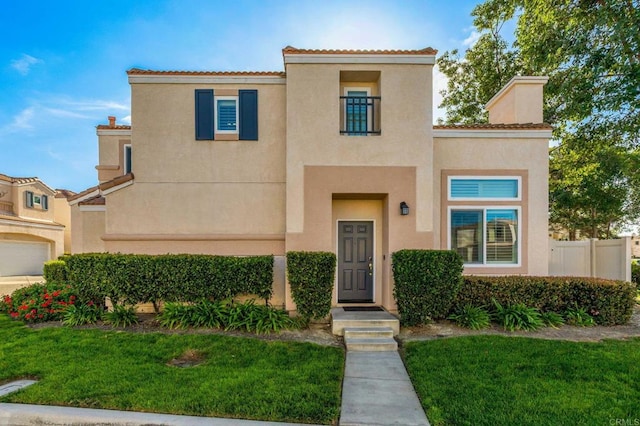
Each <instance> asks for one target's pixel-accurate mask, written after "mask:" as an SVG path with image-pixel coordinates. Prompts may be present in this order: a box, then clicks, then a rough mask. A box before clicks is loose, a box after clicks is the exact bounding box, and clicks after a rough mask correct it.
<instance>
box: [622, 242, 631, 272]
mask: <svg viewBox="0 0 640 426" xmlns="http://www.w3.org/2000/svg"><path fill="white" fill-rule="evenodd" d="M621 242H622V247H621V250H620V254H621V256H620V257H621V260H620V261H621V262H622V265H620V266H621V268H622V269H621V270H622V271H624V280H625V281H629V282H630V281H631V237H622V241H621Z"/></svg>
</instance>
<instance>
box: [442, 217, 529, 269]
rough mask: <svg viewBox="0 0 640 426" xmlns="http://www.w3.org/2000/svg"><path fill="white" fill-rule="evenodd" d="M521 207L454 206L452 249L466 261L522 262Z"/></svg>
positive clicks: (470, 262)
mask: <svg viewBox="0 0 640 426" xmlns="http://www.w3.org/2000/svg"><path fill="white" fill-rule="evenodd" d="M518 213H519V211H518V209H517V208H481V209H476V208H469V209H451V222H450V223H451V230H450V236H451V249H453V250H455V251H456V252H457V253H458V254H459V255H460V256H462V259H463V261H464V262H465V263H469V264H479V265H485V264H486V265H490V264H518V263H519V259H518V243H519V238H518V232H519V231H518V229H519V226H518V216H519V214H518Z"/></svg>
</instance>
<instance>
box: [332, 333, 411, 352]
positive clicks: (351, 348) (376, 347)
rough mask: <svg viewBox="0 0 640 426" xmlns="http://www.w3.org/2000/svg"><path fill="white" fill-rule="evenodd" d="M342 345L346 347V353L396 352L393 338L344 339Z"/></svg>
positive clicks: (396, 344) (396, 345) (396, 346)
mask: <svg viewBox="0 0 640 426" xmlns="http://www.w3.org/2000/svg"><path fill="white" fill-rule="evenodd" d="M344 345H345V346H346V347H347V352H386V351H397V350H398V342H396V341H395V339H394V338H393V337H373V338H363V337H360V338H354V337H345V338H344Z"/></svg>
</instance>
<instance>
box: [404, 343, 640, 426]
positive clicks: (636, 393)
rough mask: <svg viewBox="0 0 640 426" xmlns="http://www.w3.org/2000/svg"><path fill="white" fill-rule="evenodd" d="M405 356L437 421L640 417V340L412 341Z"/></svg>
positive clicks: (602, 421)
mask: <svg viewBox="0 0 640 426" xmlns="http://www.w3.org/2000/svg"><path fill="white" fill-rule="evenodd" d="M404 358H405V364H406V367H407V370H408V372H409V375H410V376H411V381H412V382H413V385H414V387H415V389H416V391H417V392H418V396H419V397H420V400H421V401H422V406H423V407H424V409H425V411H426V413H427V417H428V418H429V421H430V422H431V424H432V425H433V426H439V425H508V424H517V425H536V426H539V425H578V424H580V425H610V424H611V425H613V424H638V423H637V422H640V405H639V404H638V401H640V339H633V340H629V341H605V342H601V343H577V342H567V341H551V340H541V339H529V338H519V337H502V336H474V337H460V338H449V339H440V340H431V341H424V342H411V343H407V345H406V347H405V349H404ZM629 420H630V421H631V423H622V422H629ZM616 422H617V423H616ZM634 422H635V423H634Z"/></svg>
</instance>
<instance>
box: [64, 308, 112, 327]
mask: <svg viewBox="0 0 640 426" xmlns="http://www.w3.org/2000/svg"><path fill="white" fill-rule="evenodd" d="M101 319H102V309H101V308H100V307H98V306H96V305H94V304H80V303H79V304H77V305H70V306H67V308H66V309H65V310H64V312H63V313H62V324H64V325H67V326H69V327H75V326H78V325H85V324H95V323H97V322H98V321H100V320H101Z"/></svg>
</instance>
